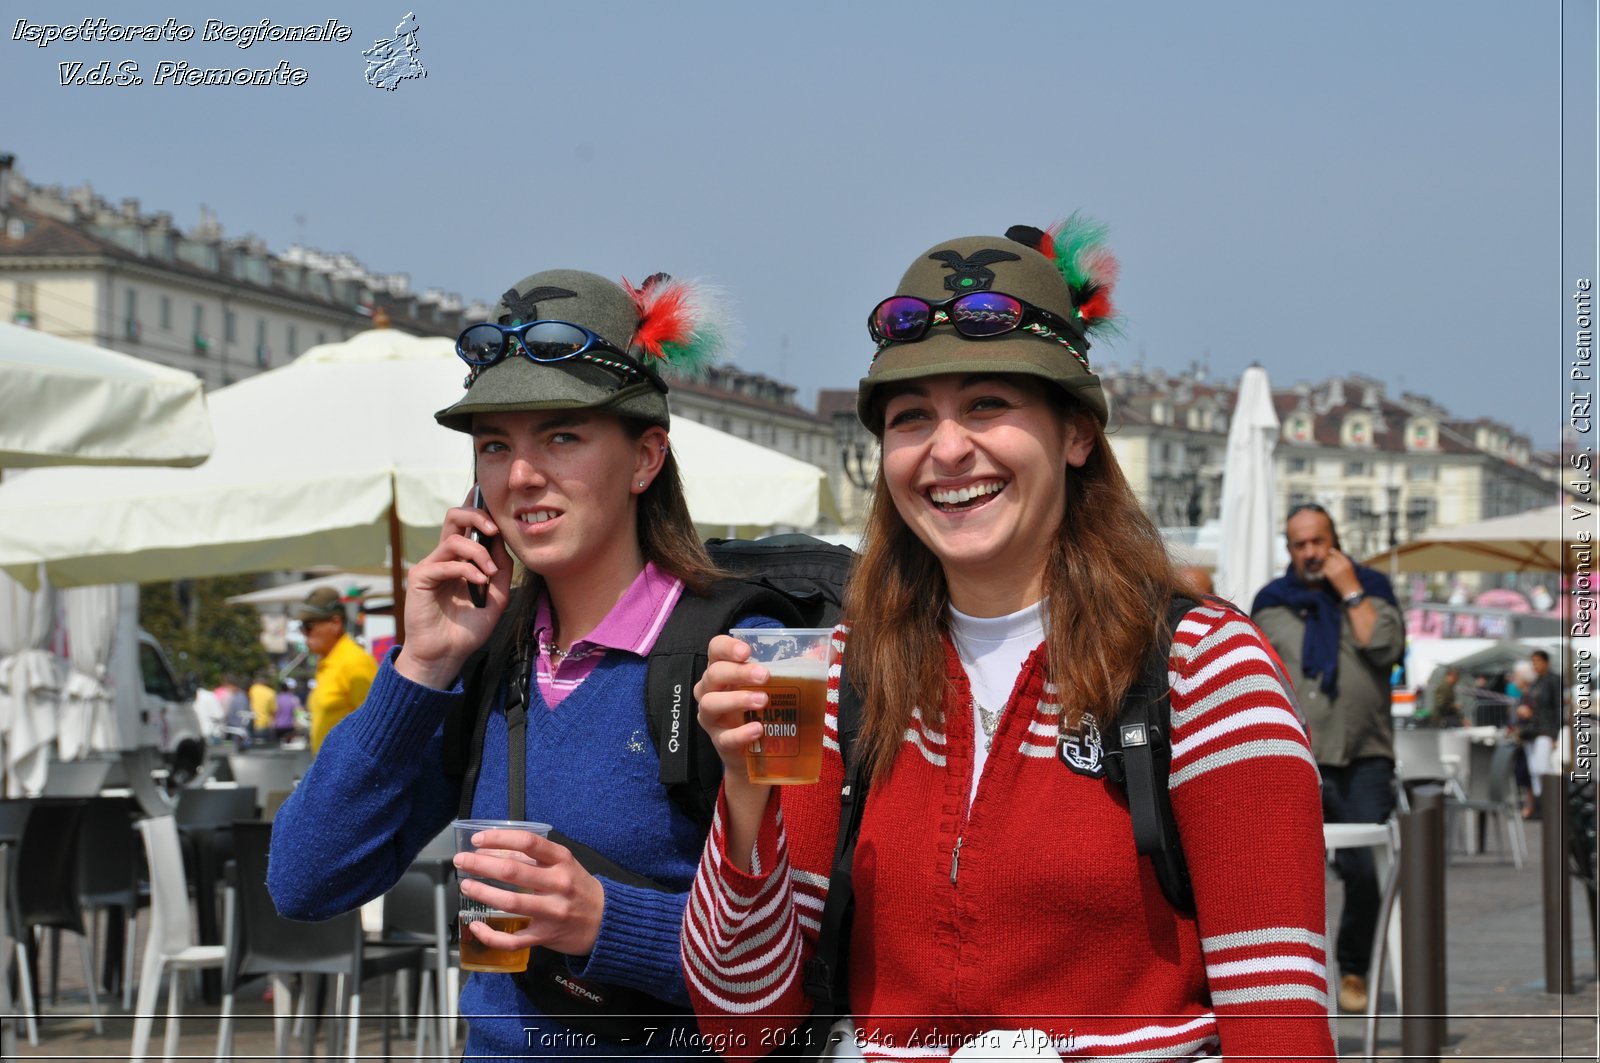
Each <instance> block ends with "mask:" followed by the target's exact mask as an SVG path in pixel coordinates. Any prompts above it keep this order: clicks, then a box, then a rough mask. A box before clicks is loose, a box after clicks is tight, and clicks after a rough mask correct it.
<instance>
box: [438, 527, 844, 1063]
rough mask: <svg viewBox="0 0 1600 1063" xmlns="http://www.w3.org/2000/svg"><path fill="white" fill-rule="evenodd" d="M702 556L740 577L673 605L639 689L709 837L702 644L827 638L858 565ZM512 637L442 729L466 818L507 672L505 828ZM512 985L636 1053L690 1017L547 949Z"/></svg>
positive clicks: (523, 679) (713, 770)
mask: <svg viewBox="0 0 1600 1063" xmlns="http://www.w3.org/2000/svg"><path fill="white" fill-rule="evenodd" d="M706 548H707V551H708V552H709V553H710V555H711V558H712V560H713V561H715V562H716V563H717V565H718V566H719V567H721V568H722V569H723V570H725V571H727V572H731V573H734V574H735V575H734V576H733V577H732V578H728V579H724V580H722V581H721V582H719V583H718V584H716V585H715V586H714V587H713V588H712V590H711V593H709V594H707V595H705V596H699V595H693V594H689V593H687V592H686V593H685V594H684V595H683V597H681V598H680V599H679V600H678V604H677V606H676V607H675V608H674V609H673V611H672V615H671V616H670V617H669V618H668V619H667V622H666V623H665V624H664V625H663V626H662V629H661V633H660V635H659V636H657V638H656V642H655V646H654V647H653V648H652V650H651V651H650V657H649V664H648V673H647V677H646V680H645V706H646V716H647V718H648V721H649V731H650V736H651V738H652V739H653V740H654V741H655V745H656V750H657V753H658V755H659V758H660V761H661V773H660V778H661V782H662V785H663V786H665V787H666V789H667V794H668V796H669V797H670V798H671V799H672V801H673V802H674V803H675V804H677V805H678V807H679V808H681V809H682V810H683V811H684V813H685V814H686V815H688V816H689V818H690V819H691V820H693V821H694V822H695V823H696V824H697V825H698V826H699V828H700V830H701V832H702V834H705V833H709V831H710V829H711V820H712V816H713V815H714V813H715V811H716V801H717V790H718V788H719V787H720V786H721V785H722V758H721V757H720V756H718V755H717V751H716V749H715V747H713V746H712V744H711V739H710V737H709V736H708V735H707V734H706V732H705V730H704V729H703V728H701V726H700V725H699V722H698V721H697V720H696V719H695V715H694V713H693V712H692V711H690V710H691V707H692V703H693V694H692V690H693V688H694V684H695V683H696V682H697V681H698V680H699V678H700V674H701V673H702V672H703V671H705V667H706V647H707V644H708V643H710V641H711V639H712V638H713V637H715V636H716V635H719V634H721V633H722V632H724V631H727V630H728V628H729V627H731V626H732V625H733V624H734V622H735V621H737V620H739V619H740V618H741V617H746V616H769V617H772V618H773V619H775V620H777V621H779V622H780V623H782V624H784V625H785V626H788V627H832V626H833V625H834V624H835V623H836V622H837V621H838V619H839V612H840V608H841V602H842V599H843V594H844V585H845V581H846V579H847V578H848V576H849V572H850V565H851V563H852V562H853V561H854V558H855V554H854V553H853V552H852V551H851V550H850V549H848V548H847V547H843V546H834V545H830V544H828V543H825V542H823V541H821V540H819V539H815V538H813V537H811V536H809V535H798V534H796V535H781V536H773V537H770V538H767V539H763V540H761V541H759V542H750V541H747V540H740V539H712V540H710V541H708V542H707V543H706ZM518 594H519V595H520V592H518ZM520 604H521V603H520V600H513V602H512V603H511V604H510V605H509V606H507V608H506V612H505V614H504V615H505V616H506V617H515V616H518V615H521V614H522V612H523V610H522V609H521V608H519V606H520ZM515 636H516V633H515V632H514V631H512V630H511V624H510V623H509V622H503V623H501V624H500V625H499V626H498V627H496V629H495V631H494V633H493V634H492V635H491V636H490V638H489V640H488V642H487V643H486V644H485V645H484V646H483V647H482V648H481V649H479V650H478V651H477V652H476V653H475V654H473V655H472V656H471V657H469V658H468V660H467V663H466V665H465V666H464V667H463V669H462V675H463V677H464V679H463V681H464V686H465V692H464V696H463V697H462V699H461V701H460V703H459V704H458V706H457V708H456V709H454V710H452V712H451V714H450V716H449V717H448V718H447V719H446V721H445V728H444V745H445V751H444V763H445V771H446V773H447V774H451V775H458V776H460V777H461V780H462V781H461V799H460V813H461V815H462V816H468V815H470V814H471V806H472V797H473V794H474V792H475V791H476V789H477V780H478V769H479V766H480V764H481V763H482V759H483V742H484V733H485V726H486V724H487V722H488V718H489V713H488V711H487V710H488V707H489V705H491V704H492V703H493V701H494V699H495V697H496V696H497V695H498V692H499V688H500V686H501V684H502V683H503V682H504V681H505V680H506V679H507V676H508V672H509V676H510V680H511V683H512V687H511V689H510V691H509V693H510V696H509V697H508V698H507V701H506V730H507V744H508V749H507V758H508V763H507V766H508V773H507V774H508V776H509V778H508V790H509V793H508V795H507V796H508V809H509V818H511V819H523V818H525V810H524V798H525V796H526V790H525V775H524V772H525V769H526V764H525V762H524V754H525V753H526V751H527V749H526V744H525V743H526V734H527V704H528V691H527V683H528V677H529V672H530V667H529V666H530V664H531V662H530V660H529V659H528V656H527V654H528V652H529V647H528V646H527V644H526V643H527V640H525V639H523V640H518V639H517V638H516V637H515ZM550 837H551V839H552V840H554V841H556V842H558V843H559V844H561V845H564V846H566V847H567V848H568V849H570V850H571V851H572V854H573V856H574V857H575V858H576V859H577V861H578V862H579V863H580V864H582V865H583V867H584V868H585V869H586V870H587V871H589V872H590V873H591V874H596V875H604V876H605V877H607V878H609V879H611V880H612V881H614V882H621V883H625V884H627V885H631V886H637V887H642V888H647V889H665V888H666V887H663V886H662V885H660V884H659V883H656V882H653V881H651V880H650V879H648V878H645V877H644V876H642V875H638V874H635V873H633V872H632V871H629V870H628V869H627V868H624V867H622V866H621V865H619V864H617V863H616V862H615V861H613V860H611V859H610V858H609V857H607V856H605V855H604V854H603V853H599V852H597V851H595V850H594V849H592V848H590V847H589V846H586V845H584V844H583V843H582V842H579V841H577V840H576V839H574V838H571V837H569V836H567V835H565V834H563V833H562V832H560V831H557V830H552V831H551V832H550ZM512 977H513V978H515V979H516V980H517V984H518V986H519V988H521V990H522V991H523V993H524V994H526V995H527V997H528V999H530V1000H532V1001H533V1002H534V1003H535V1004H536V1005H538V1006H539V1008H540V1009H541V1010H542V1011H543V1012H544V1013H545V1014H546V1015H548V1016H550V1017H551V1018H555V1019H559V1020H560V1021H561V1022H563V1023H565V1024H566V1025H568V1026H570V1027H572V1028H573V1029H576V1030H581V1031H583V1032H586V1033H592V1034H595V1035H597V1036H599V1037H603V1038H606V1039H607V1040H611V1041H617V1042H623V1043H634V1042H636V1041H637V1040H638V1039H640V1038H642V1037H644V1036H645V1030H646V1029H647V1028H648V1027H650V1026H652V1025H654V1026H657V1027H659V1026H660V1025H661V1018H662V1017H663V1016H666V1015H673V1014H679V1015H682V1016H683V1017H685V1018H687V1016H688V1012H687V1011H686V1010H685V1009H681V1008H675V1007H673V1006H672V1005H669V1004H666V1003H664V1002H662V1001H660V1000H658V999H656V998H654V997H652V996H650V995H649V994H647V993H644V992H641V991H639V990H636V989H631V988H628V987H624V986H615V985H605V984H601V983H597V982H592V981H587V980H583V981H580V980H579V979H576V978H574V977H573V976H572V975H571V974H570V973H569V971H568V968H567V963H566V957H564V956H562V955H560V954H559V953H555V952H551V951H550V950H548V949H534V950H532V952H531V953H530V955H529V959H528V969H527V971H525V972H522V973H520V974H515V975H513V976H512Z"/></svg>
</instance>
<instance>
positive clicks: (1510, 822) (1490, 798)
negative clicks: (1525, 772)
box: [1445, 742, 1528, 868]
mask: <svg viewBox="0 0 1600 1063" xmlns="http://www.w3.org/2000/svg"><path fill="white" fill-rule="evenodd" d="M1516 759H1517V744H1516V743H1515V742H1501V743H1500V744H1499V745H1497V746H1495V748H1494V754H1493V755H1492V756H1491V757H1490V759H1489V770H1488V771H1487V772H1485V773H1484V775H1483V777H1482V778H1481V779H1480V778H1479V777H1477V776H1476V775H1474V776H1473V777H1472V778H1470V779H1468V787H1469V789H1468V792H1467V793H1465V794H1462V795H1461V796H1459V797H1452V798H1451V799H1449V800H1447V801H1446V802H1445V812H1446V814H1449V815H1459V814H1460V813H1461V812H1478V813H1481V814H1483V815H1485V816H1488V817H1489V818H1491V819H1497V820H1499V821H1500V826H1501V829H1502V830H1504V831H1505V836H1506V848H1507V849H1509V850H1510V851H1511V862H1512V864H1513V865H1515V866H1516V867H1518V868H1521V867H1522V861H1523V859H1524V857H1526V856H1527V853H1528V839H1527V836H1526V835H1525V834H1524V833H1523V828H1522V808H1521V805H1520V804H1519V802H1518V800H1517V784H1516Z"/></svg>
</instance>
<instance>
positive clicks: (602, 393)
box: [433, 269, 718, 432]
mask: <svg viewBox="0 0 1600 1063" xmlns="http://www.w3.org/2000/svg"><path fill="white" fill-rule="evenodd" d="M696 294H697V292H696V291H695V289H693V288H692V287H691V286H689V285H687V284H685V283H684V282H681V281H674V280H672V278H670V277H668V276H667V275H666V274H664V273H657V274H655V275H654V276H652V277H650V278H649V279H647V280H646V281H645V282H644V284H643V285H642V286H641V287H639V288H637V289H635V288H634V287H633V286H632V285H630V284H628V282H627V281H626V280H624V281H623V283H622V284H621V285H619V284H617V283H615V282H613V281H609V280H607V279H606V278H604V277H601V276H598V275H597V274H594V273H585V272H583V271H581V270H572V269H553V270H546V271H545V272H543V273H535V274H533V275H532V276H531V277H524V278H523V279H522V280H520V281H518V282H517V284H516V285H515V286H514V287H512V288H511V289H510V290H508V291H507V292H506V293H505V294H504V295H502V296H501V297H500V302H499V304H498V305H497V306H496V307H495V308H494V313H493V314H492V315H491V316H490V320H491V321H492V322H494V323H496V324H499V325H504V326H511V325H517V324H525V323H527V322H530V321H565V322H569V323H571V324H574V325H578V326H581V327H582V328H585V329H588V330H589V331H590V332H592V333H594V334H595V335H597V336H599V337H600V338H601V339H602V340H604V341H605V343H606V344H608V345H609V346H610V347H612V348H614V350H607V349H605V348H604V347H591V348H589V349H588V350H585V351H583V352H582V353H580V354H578V355H576V356H574V357H570V358H566V359H563V360H561V361H548V362H536V361H534V360H533V359H532V358H529V357H527V356H526V355H525V354H524V351H523V349H522V347H521V345H520V344H519V343H516V342H514V341H511V349H510V350H509V351H508V352H507V353H506V355H505V356H504V357H503V358H501V359H500V360H499V361H497V362H495V363H494V364H493V365H490V366H489V367H488V368H486V369H481V370H479V369H474V370H473V371H472V372H471V373H470V374H469V375H468V377H467V393H466V394H465V395H463V396H462V397H461V398H460V400H459V401H457V402H456V403H455V404H454V405H452V406H450V407H448V408H446V409H443V410H440V411H439V412H438V413H436V414H434V415H433V416H434V420H436V421H438V422H439V423H440V424H442V425H444V426H445V427H446V428H453V429H455V430H456V431H458V432H470V431H471V430H472V415H473V414H475V413H490V412H501V411H511V410H589V409H593V410H605V411H607V412H609V413H615V414H617V415H618V416H623V417H637V418H639V419H640V420H643V421H646V422H648V423H650V424H658V425H660V426H661V427H663V428H666V427H669V421H670V416H669V414H668V412H667V385H666V382H665V381H663V380H662V379H661V374H660V370H659V368H658V367H659V365H660V363H662V362H665V361H671V362H672V363H673V364H675V365H679V366H688V367H692V366H693V364H695V362H696V361H698V360H704V359H708V358H710V357H711V356H712V355H713V353H714V348H715V347H716V345H717V338H718V337H717V335H716V330H715V329H713V328H711V327H710V326H709V324H708V322H707V321H706V320H705V317H706V315H705V313H704V312H703V310H702V309H701V308H700V306H699V305H698V303H697V301H696V299H695V295H696ZM617 352H626V354H622V355H619V354H618V353H617Z"/></svg>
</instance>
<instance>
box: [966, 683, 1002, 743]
mask: <svg viewBox="0 0 1600 1063" xmlns="http://www.w3.org/2000/svg"><path fill="white" fill-rule="evenodd" d="M972 707H973V708H974V709H977V710H978V722H979V723H980V724H982V725H983V748H984V749H988V748H989V745H990V743H992V742H993V741H994V731H995V728H996V727H998V726H1000V712H1001V710H1000V709H986V708H984V707H983V706H982V705H981V704H980V703H979V702H978V699H977V696H976V695H974V696H973V698H972Z"/></svg>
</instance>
